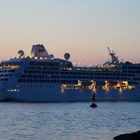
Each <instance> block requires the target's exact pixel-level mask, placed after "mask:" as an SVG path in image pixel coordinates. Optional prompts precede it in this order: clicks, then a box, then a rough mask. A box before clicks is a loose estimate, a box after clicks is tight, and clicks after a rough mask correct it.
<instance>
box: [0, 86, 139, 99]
mask: <svg viewBox="0 0 140 140" xmlns="http://www.w3.org/2000/svg"><path fill="white" fill-rule="evenodd" d="M91 97H92V91H91V90H82V89H70V90H64V91H62V90H61V88H60V85H49V86H47V87H45V86H44V87H43V86H42V87H41V88H20V89H19V90H17V91H14V90H12V91H8V90H7V89H5V90H1V92H0V100H1V101H4V100H10V101H22V102H89V101H91V100H92V99H91ZM96 101H140V89H139V88H137V89H132V90H126V91H122V92H120V91H118V90H110V91H106V90H101V89H100V90H96Z"/></svg>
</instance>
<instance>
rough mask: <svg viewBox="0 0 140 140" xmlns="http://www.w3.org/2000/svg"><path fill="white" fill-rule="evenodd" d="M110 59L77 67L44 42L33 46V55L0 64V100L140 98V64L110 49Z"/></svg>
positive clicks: (62, 100)
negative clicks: (121, 60)
mask: <svg viewBox="0 0 140 140" xmlns="http://www.w3.org/2000/svg"><path fill="white" fill-rule="evenodd" d="M108 51H109V55H110V56H111V61H110V62H105V63H104V64H103V65H95V66H90V67H89V66H88V67H86V66H83V67H82V66H77V65H73V63H72V62H71V61H70V60H69V59H70V54H69V53H65V54H64V59H60V58H55V57H54V55H52V54H49V53H48V52H47V50H46V49H45V47H44V46H43V45H42V44H36V45H33V46H32V50H31V54H30V56H27V57H26V56H25V54H24V51H22V50H19V51H18V56H17V57H13V58H11V59H9V60H7V61H2V62H1V63H0V101H19V102H20V101H22V102H86V101H91V100H92V94H93V93H94V94H95V95H96V96H95V97H96V101H140V64H133V63H131V62H128V61H127V62H120V61H119V59H118V57H117V56H116V54H115V52H114V51H111V50H110V49H109V48H108Z"/></svg>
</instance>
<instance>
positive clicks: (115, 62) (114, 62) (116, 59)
mask: <svg viewBox="0 0 140 140" xmlns="http://www.w3.org/2000/svg"><path fill="white" fill-rule="evenodd" d="M107 49H108V51H109V55H110V56H111V59H112V60H111V64H119V59H118V57H117V56H115V52H114V51H111V50H110V48H109V47H107Z"/></svg>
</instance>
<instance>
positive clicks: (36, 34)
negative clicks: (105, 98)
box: [0, 0, 140, 65]
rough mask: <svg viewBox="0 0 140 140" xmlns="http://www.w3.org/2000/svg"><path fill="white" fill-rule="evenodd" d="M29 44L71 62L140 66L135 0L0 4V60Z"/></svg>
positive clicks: (2, 0) (138, 0) (139, 14)
mask: <svg viewBox="0 0 140 140" xmlns="http://www.w3.org/2000/svg"><path fill="white" fill-rule="evenodd" d="M33 44H43V45H44V46H45V47H46V48H47V50H48V52H49V53H50V54H54V56H55V57H60V58H63V55H64V53H65V52H69V53H70V54H71V58H70V60H71V61H73V62H74V63H75V64H80V65H82V64H83V65H85V64H86V65H91V64H100V63H104V62H105V61H107V60H108V59H109V58H110V57H109V56H108V54H109V53H108V51H107V47H108V46H109V47H110V49H111V50H114V51H115V52H116V54H117V55H118V56H119V58H120V60H124V61H127V60H129V61H132V62H140V55H139V54H140V0H0V60H5V59H8V58H10V57H12V56H17V52H18V50H21V49H22V50H24V51H25V53H26V55H30V50H31V47H32V45H33Z"/></svg>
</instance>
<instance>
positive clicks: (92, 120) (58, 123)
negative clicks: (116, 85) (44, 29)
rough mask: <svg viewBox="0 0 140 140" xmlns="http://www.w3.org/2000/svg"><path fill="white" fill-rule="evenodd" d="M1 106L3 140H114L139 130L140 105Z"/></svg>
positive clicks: (115, 103)
mask: <svg viewBox="0 0 140 140" xmlns="http://www.w3.org/2000/svg"><path fill="white" fill-rule="evenodd" d="M97 104H98V108H96V109H92V108H90V107H89V106H90V103H12V102H11V103H3V102H2V103H0V140H19V139H20V140H32V139H33V140H111V139H112V138H113V137H114V136H116V135H118V134H121V133H126V132H133V131H137V130H138V129H140V103H138V102H137V103H134V102H132V103H131V102H113V103H112V102H103V103H97Z"/></svg>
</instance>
